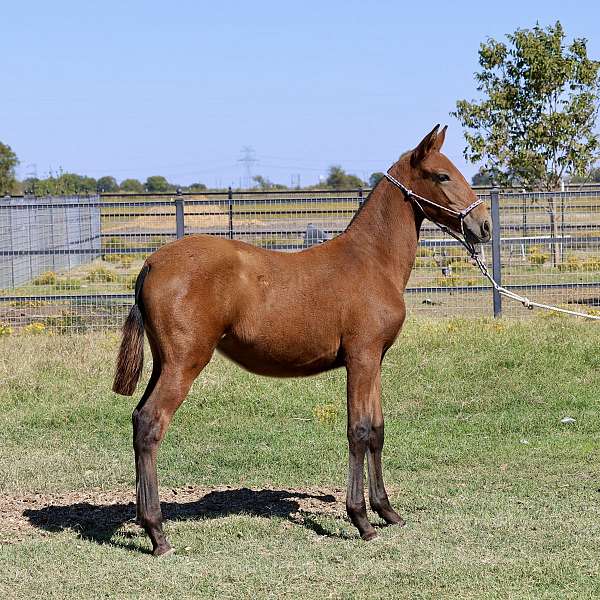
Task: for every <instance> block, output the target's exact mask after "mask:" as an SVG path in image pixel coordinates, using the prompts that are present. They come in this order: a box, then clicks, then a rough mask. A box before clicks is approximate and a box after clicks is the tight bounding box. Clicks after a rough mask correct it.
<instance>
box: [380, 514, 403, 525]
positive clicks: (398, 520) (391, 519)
mask: <svg viewBox="0 0 600 600" xmlns="http://www.w3.org/2000/svg"><path fill="white" fill-rule="evenodd" d="M385 522H386V523H387V524H388V525H397V526H398V527H405V526H406V521H405V520H404V519H403V518H402V517H401V516H400V515H394V516H388V517H386V518H385Z"/></svg>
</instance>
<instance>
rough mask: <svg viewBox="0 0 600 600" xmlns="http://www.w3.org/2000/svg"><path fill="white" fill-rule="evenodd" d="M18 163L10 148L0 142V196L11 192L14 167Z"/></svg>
mask: <svg viewBox="0 0 600 600" xmlns="http://www.w3.org/2000/svg"><path fill="white" fill-rule="evenodd" d="M18 164H19V160H18V159H17V155H16V154H15V153H14V152H13V150H12V148H11V147H10V146H8V145H7V144H3V143H2V142H0V196H4V195H6V194H11V193H12V192H13V190H14V189H15V185H16V183H17V179H16V177H15V167H16V166H17V165H18Z"/></svg>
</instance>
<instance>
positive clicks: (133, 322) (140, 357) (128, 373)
mask: <svg viewBox="0 0 600 600" xmlns="http://www.w3.org/2000/svg"><path fill="white" fill-rule="evenodd" d="M148 271H150V265H147V264H146V265H144V266H143V267H142V270H141V271H140V274H139V275H138V277H137V280H136V282H135V304H134V305H133V306H132V307H131V310H130V311H129V315H128V316H127V319H125V323H124V325H123V339H122V340H121V347H120V348H119V357H118V358H117V368H116V370H115V379H114V382H113V388H112V389H113V392H116V393H117V394H122V395H123V396H131V395H132V394H133V392H135V387H136V385H137V382H138V381H139V379H140V375H141V374H142V367H143V366H144V316H143V313H142V308H143V307H142V301H141V298H140V293H141V291H142V286H143V285H144V279H145V278H146V275H148Z"/></svg>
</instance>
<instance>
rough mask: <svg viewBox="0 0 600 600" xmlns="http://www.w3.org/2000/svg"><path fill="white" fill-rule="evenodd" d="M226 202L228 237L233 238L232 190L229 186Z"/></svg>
mask: <svg viewBox="0 0 600 600" xmlns="http://www.w3.org/2000/svg"><path fill="white" fill-rule="evenodd" d="M227 203H228V206H229V239H230V240H232V239H233V190H232V189H231V186H229V188H228V190H227Z"/></svg>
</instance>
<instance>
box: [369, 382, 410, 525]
mask: <svg viewBox="0 0 600 600" xmlns="http://www.w3.org/2000/svg"><path fill="white" fill-rule="evenodd" d="M372 402H373V419H372V422H371V434H370V436H369V446H368V448H367V463H368V466H369V503H370V505H371V508H372V509H373V510H374V511H375V512H376V513H377V514H378V515H379V516H380V517H381V518H382V519H384V520H385V522H386V523H389V524H390V525H404V520H403V519H402V517H401V516H400V515H399V514H398V513H397V512H396V511H395V510H394V509H393V508H392V506H391V504H390V501H389V499H388V495H387V492H386V491H385V486H384V483H383V473H382V467H381V452H382V450H383V411H382V410H381V371H379V373H378V374H377V381H376V386H375V389H374V393H373V395H372Z"/></svg>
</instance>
